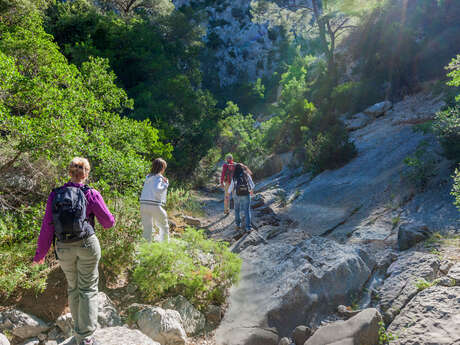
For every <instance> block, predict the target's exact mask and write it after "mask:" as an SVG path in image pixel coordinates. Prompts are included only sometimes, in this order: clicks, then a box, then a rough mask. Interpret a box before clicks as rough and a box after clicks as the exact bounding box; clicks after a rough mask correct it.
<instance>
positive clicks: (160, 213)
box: [141, 203, 169, 242]
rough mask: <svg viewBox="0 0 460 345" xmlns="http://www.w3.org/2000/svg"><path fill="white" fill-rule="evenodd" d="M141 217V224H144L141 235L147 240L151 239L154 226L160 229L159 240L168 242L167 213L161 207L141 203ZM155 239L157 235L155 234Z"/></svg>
mask: <svg viewBox="0 0 460 345" xmlns="http://www.w3.org/2000/svg"><path fill="white" fill-rule="evenodd" d="M141 218H142V225H143V226H144V233H143V234H142V236H143V237H144V238H145V239H146V240H147V241H149V242H151V241H152V233H153V231H154V230H153V227H154V226H156V227H157V228H158V230H160V236H159V240H160V241H161V242H169V223H168V214H167V213H166V211H165V209H164V208H163V207H161V206H154V205H149V204H142V203H141ZM156 239H157V236H155V240H156Z"/></svg>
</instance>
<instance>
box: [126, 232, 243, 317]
mask: <svg viewBox="0 0 460 345" xmlns="http://www.w3.org/2000/svg"><path fill="white" fill-rule="evenodd" d="M240 269H241V259H240V258H239V257H238V256H237V255H236V254H233V253H231V252H230V250H229V249H228V247H227V244H226V243H224V242H215V241H213V240H208V239H205V236H204V235H203V231H197V230H195V229H193V228H187V229H186V231H185V233H184V234H183V236H182V238H181V239H177V240H176V239H173V240H171V241H170V242H169V243H163V242H154V243H149V244H147V243H144V244H143V245H142V246H141V247H140V253H139V265H138V266H137V267H136V269H135V271H134V274H133V277H134V281H135V282H136V283H137V284H138V285H139V288H140V290H141V291H142V292H143V293H144V295H145V298H146V299H147V300H148V301H150V302H155V301H157V300H159V299H161V298H163V297H166V296H169V295H177V294H180V295H183V296H184V297H186V298H187V299H189V300H190V301H191V303H193V304H194V305H195V306H197V307H198V308H200V309H202V308H204V307H205V306H206V305H208V304H218V305H220V304H222V303H223V302H224V301H225V297H226V293H227V290H228V289H229V288H230V286H231V285H232V284H234V283H236V282H237V281H238V276H239V272H240Z"/></svg>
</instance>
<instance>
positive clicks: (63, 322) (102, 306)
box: [56, 291, 123, 337]
mask: <svg viewBox="0 0 460 345" xmlns="http://www.w3.org/2000/svg"><path fill="white" fill-rule="evenodd" d="M97 300H98V307H97V312H98V314H97V323H98V328H106V327H115V326H122V325H123V322H122V321H121V317H120V315H119V314H118V311H117V309H116V308H115V305H114V304H113V302H112V301H111V300H110V298H109V296H107V295H106V294H105V293H103V292H101V291H99V293H98V294H97ZM56 326H58V327H59V329H60V330H61V331H62V333H64V336H65V337H70V336H71V335H72V331H73V328H74V324H73V319H72V314H70V313H67V314H65V315H61V316H59V317H58V319H57V320H56Z"/></svg>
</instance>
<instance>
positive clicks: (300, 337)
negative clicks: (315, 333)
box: [292, 325, 312, 345]
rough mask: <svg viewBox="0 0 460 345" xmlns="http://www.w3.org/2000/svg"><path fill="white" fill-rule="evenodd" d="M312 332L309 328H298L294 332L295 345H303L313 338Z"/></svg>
mask: <svg viewBox="0 0 460 345" xmlns="http://www.w3.org/2000/svg"><path fill="white" fill-rule="evenodd" d="M311 334H312V331H311V328H310V327H307V326H302V325H301V326H297V327H296V328H295V329H294V331H293V332H292V339H294V344H295V345H303V344H304V343H305V342H306V341H307V339H308V338H310V337H311Z"/></svg>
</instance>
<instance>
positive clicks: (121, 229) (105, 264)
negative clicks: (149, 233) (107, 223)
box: [96, 195, 142, 281]
mask: <svg viewBox="0 0 460 345" xmlns="http://www.w3.org/2000/svg"><path fill="white" fill-rule="evenodd" d="M106 203H107V207H108V208H109V209H110V211H111V212H112V214H113V215H114V216H115V219H116V223H115V226H114V227H113V228H110V229H103V228H102V227H101V226H99V225H97V226H96V233H97V236H98V238H99V241H100V243H101V250H102V256H101V261H100V264H101V268H102V270H101V271H102V274H104V276H105V278H106V279H107V280H109V281H114V280H116V279H117V277H118V276H119V275H120V274H121V273H123V272H125V271H126V270H129V269H131V268H132V267H133V266H134V259H135V246H136V243H137V242H139V241H140V239H141V235H142V230H141V229H142V226H141V221H140V214H139V202H138V200H137V196H134V195H133V196H132V197H130V196H129V195H124V197H123V198H120V197H115V198H109V199H108V200H106Z"/></svg>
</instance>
